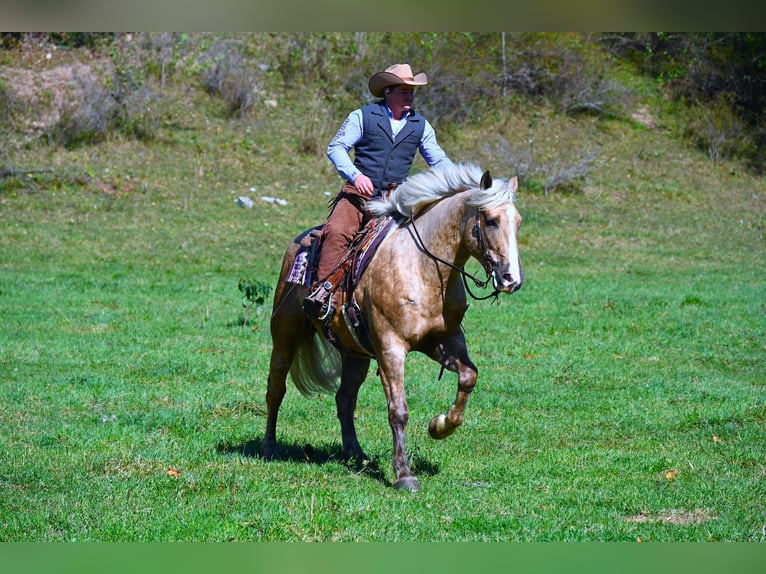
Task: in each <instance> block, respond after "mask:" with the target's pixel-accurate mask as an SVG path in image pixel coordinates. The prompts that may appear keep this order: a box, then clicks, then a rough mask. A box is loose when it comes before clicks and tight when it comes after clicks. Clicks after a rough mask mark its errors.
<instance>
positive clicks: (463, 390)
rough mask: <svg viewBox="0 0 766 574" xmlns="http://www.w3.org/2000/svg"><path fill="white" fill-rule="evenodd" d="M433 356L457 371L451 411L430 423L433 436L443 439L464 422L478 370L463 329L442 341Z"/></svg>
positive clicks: (438, 416) (445, 365)
mask: <svg viewBox="0 0 766 574" xmlns="http://www.w3.org/2000/svg"><path fill="white" fill-rule="evenodd" d="M430 356H431V358H433V359H434V360H435V361H437V362H439V363H441V365H443V366H444V368H446V369H448V370H450V371H454V372H457V374H458V381H457V396H456V397H455V402H454V403H453V404H452V406H451V407H450V409H449V411H447V412H446V413H444V414H440V415H437V416H435V417H434V418H433V419H432V420H431V423H430V424H429V425H428V434H430V435H431V438H435V439H443V438H447V437H448V436H450V435H451V434H452V433H453V432H455V430H456V429H457V427H459V426H460V425H461V424H463V413H464V412H465V407H466V404H467V403H468V397H469V396H470V394H471V391H473V388H474V387H475V386H476V379H477V377H478V374H479V373H478V370H477V368H476V365H474V364H473V362H472V361H471V359H470V357H469V356H468V348H467V346H466V344H465V337H464V336H463V333H462V331H460V332H458V333H457V334H456V335H454V336H452V337H450V338H448V339H445V340H443V341H441V342H440V343H439V344H438V345H437V346H436V347H435V348H434V350H433V351H432V352H431V353H430Z"/></svg>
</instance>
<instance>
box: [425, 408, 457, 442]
mask: <svg viewBox="0 0 766 574" xmlns="http://www.w3.org/2000/svg"><path fill="white" fill-rule="evenodd" d="M455 429H457V427H449V426H447V415H445V414H440V415H436V416H435V417H434V418H432V419H431V422H430V423H429V424H428V434H429V435H431V438H433V439H436V440H441V439H443V438H447V437H448V436H450V435H451V434H452V433H453V432H455Z"/></svg>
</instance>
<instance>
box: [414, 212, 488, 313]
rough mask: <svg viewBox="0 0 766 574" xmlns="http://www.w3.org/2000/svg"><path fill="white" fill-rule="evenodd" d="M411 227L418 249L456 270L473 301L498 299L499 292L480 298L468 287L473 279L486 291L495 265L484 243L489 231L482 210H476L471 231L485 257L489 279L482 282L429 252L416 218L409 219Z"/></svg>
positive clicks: (484, 264) (475, 283) (485, 266)
mask: <svg viewBox="0 0 766 574" xmlns="http://www.w3.org/2000/svg"><path fill="white" fill-rule="evenodd" d="M409 222H410V226H411V227H412V230H413V231H414V232H415V237H417V241H416V242H415V243H416V245H417V247H418V249H420V250H421V251H422V252H423V253H425V254H426V255H427V256H428V257H430V258H431V259H433V260H434V261H438V262H439V263H441V264H442V265H446V266H447V267H450V268H451V269H454V270H455V271H457V272H458V273H459V274H460V277H461V278H462V279H463V285H465V290H466V292H467V293H468V294H469V295H470V296H471V298H472V299H475V300H476V301H485V300H486V299H490V298H491V297H494V298H495V299H497V296H498V294H499V293H500V291H499V290H497V289H495V290H494V292H492V293H490V294H489V295H485V296H483V297H479V296H477V295H474V293H473V291H471V287H470V286H469V285H468V279H471V280H472V281H473V282H474V285H476V287H478V288H479V289H484V288H485V287H486V286H487V284H488V283H489V280H490V278H491V277H492V269H493V267H494V263H492V259H491V257H490V253H489V248H488V247H487V244H486V242H485V241H484V236H485V235H486V233H487V231H486V229H485V227H484V217H483V216H482V213H481V209H477V210H476V221H475V222H474V224H473V230H472V231H471V233H472V235H473V236H474V237H476V239H477V241H478V242H479V248H480V249H481V251H482V255H483V257H484V263H483V267H484V272H485V273H486V274H487V278H486V279H485V280H484V281H482V280H481V279H479V278H478V277H476V276H475V275H471V274H470V273H468V272H467V271H466V270H465V269H463V268H461V267H458V266H457V265H454V264H452V263H450V262H449V261H445V260H444V259H442V258H441V257H438V256H437V255H434V254H433V253H431V251H429V249H428V247H426V244H425V243H423V239H422V238H421V237H420V233H419V232H418V228H417V227H416V226H415V218H414V216H412V215H411V216H410V217H409Z"/></svg>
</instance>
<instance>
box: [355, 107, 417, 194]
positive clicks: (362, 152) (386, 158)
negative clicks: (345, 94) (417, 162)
mask: <svg viewBox="0 0 766 574" xmlns="http://www.w3.org/2000/svg"><path fill="white" fill-rule="evenodd" d="M362 118H363V122H364V124H363V129H364V133H363V134H362V139H361V140H359V142H358V143H357V144H356V146H354V165H356V167H357V169H358V170H359V171H361V172H362V173H363V174H364V175H366V176H367V177H369V178H370V179H371V180H372V184H373V185H374V186H375V195H376V196H377V195H380V193H381V192H383V191H386V190H388V188H389V186H390V185H392V184H399V183H402V182H403V181H404V180H405V179H407V176H408V175H409V173H410V167H411V166H412V162H413V160H414V159H415V154H416V153H417V151H418V145H419V144H420V140H421V139H423V130H425V127H426V120H425V118H424V117H423V116H421V115H420V114H418V113H414V114H411V115H410V116H409V117H408V118H407V123H406V125H405V126H404V127H403V128H402V130H401V131H400V132H399V133H398V134H397V136H396V139H393V136H392V135H391V122H390V121H389V119H388V113H387V112H386V104H385V103H384V102H378V103H375V104H370V105H368V106H364V107H363V108H362Z"/></svg>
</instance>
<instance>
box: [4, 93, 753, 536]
mask: <svg viewBox="0 0 766 574" xmlns="http://www.w3.org/2000/svg"><path fill="white" fill-rule="evenodd" d="M188 97H189V98H190V100H189V101H188V102H187V106H186V110H188V112H187V113H185V114H184V115H183V117H182V118H181V119H179V120H178V122H177V123H176V124H175V125H173V126H172V127H168V128H167V129H166V131H164V132H163V134H162V137H160V138H158V139H157V140H155V141H153V142H151V143H144V144H142V143H136V142H125V141H119V140H114V141H109V142H106V143H104V144H101V145H99V146H92V147H82V148H77V149H74V150H64V149H60V148H51V147H47V146H32V147H30V146H21V145H20V146H17V147H14V148H13V149H9V150H8V151H6V152H5V153H6V159H5V161H6V162H7V163H8V164H9V165H13V166H14V167H16V168H19V169H20V170H21V173H20V174H18V175H16V176H14V177H6V178H5V179H4V180H3V181H0V222H1V229H2V230H1V231H0V324H1V325H2V328H0V447H1V448H2V451H3V455H2V457H0V538H1V539H2V541H73V540H100V541H116V540H119V541H134V540H143V541H148V540H156V541H169V540H195V541H219V540H261V541H265V540H302V541H305V540H316V541H331V540H343V541H403V540H409V541H413V540H414V541H442V540H446V541H482V540H496V541H545V540H575V541H594V540H597V541H602V540H603V541H635V540H638V539H640V540H646V541H708V540H720V541H765V540H766V534H764V533H765V532H766V530H765V529H766V506H765V503H764V501H765V500H766V392H765V390H764V383H765V382H766V354H765V351H766V282H764V277H763V272H764V268H765V265H766V232H765V231H764V224H765V223H766V189H764V183H763V179H762V178H755V177H752V176H750V175H748V174H747V173H746V172H745V171H744V170H743V169H742V168H741V167H739V166H738V165H737V164H734V163H721V164H718V165H713V164H711V163H710V162H709V161H708V160H707V158H706V156H705V155H704V154H703V153H700V152H697V151H694V150H690V149H689V148H687V147H685V146H684V145H683V144H682V143H680V142H678V141H675V140H674V139H672V138H671V137H669V135H668V133H667V132H666V131H664V130H663V129H654V130H652V129H647V128H644V127H641V126H639V125H632V124H630V123H627V122H620V121H611V120H610V121H598V120H590V119H583V120H578V121H577V122H573V121H572V120H566V119H562V118H559V117H557V116H555V115H549V116H545V117H544V118H543V119H541V120H538V121H537V124H536V125H537V128H536V129H537V130H538V133H537V139H536V142H537V145H538V146H539V147H541V148H546V146H548V148H549V149H550V150H551V153H555V152H556V150H557V149H563V148H565V147H567V146H571V145H575V144H574V143H573V142H575V141H577V140H580V141H585V142H591V143H593V142H597V143H598V145H599V147H600V149H601V150H602V153H601V156H600V160H599V163H598V166H597V168H596V169H595V170H594V171H593V172H592V173H591V174H590V177H589V182H588V185H587V186H585V188H584V189H583V190H582V191H581V192H580V193H569V194H563V193H555V192H554V193H551V194H548V195H547V196H545V195H542V194H540V193H528V192H527V193H525V190H523V189H522V190H521V192H520V201H519V207H520V210H521V212H522V214H523V216H524V221H525V222H524V225H523V227H522V250H523V251H522V257H523V260H524V265H525V271H526V278H527V280H526V283H525V286H524V288H523V289H522V291H520V292H519V293H517V294H515V295H513V296H511V297H508V298H502V299H501V300H500V301H499V302H498V303H497V304H492V303H490V302H476V303H473V304H472V306H471V309H470V310H469V313H468V316H467V319H466V323H465V329H466V332H467V339H468V342H469V346H470V348H471V351H472V356H473V359H474V362H475V363H476V364H477V365H478V367H479V371H480V375H479V383H478V386H477V389H476V391H475V392H474V394H473V395H472V397H471V401H470V403H469V407H468V410H467V413H466V421H465V424H464V425H463V427H462V428H461V429H460V430H459V431H458V432H457V433H456V434H455V435H454V436H453V437H451V438H449V439H447V440H446V441H443V442H435V441H432V440H431V439H429V438H428V433H427V425H428V421H429V420H430V418H431V417H432V416H434V415H435V414H437V413H438V412H442V411H443V410H444V409H445V408H446V407H448V405H449V404H450V403H451V401H452V400H453V398H454V393H455V385H456V381H455V380H454V377H451V376H449V375H445V377H444V379H443V380H441V381H439V380H438V374H439V372H438V368H437V366H436V365H435V364H434V363H431V362H430V361H428V360H427V359H425V358H424V357H421V356H415V355H413V356H412V357H411V358H410V359H409V362H408V370H407V374H408V393H409V394H408V399H409V404H410V413H411V418H410V425H409V427H408V430H409V432H408V440H409V443H408V447H409V449H410V452H411V460H412V461H413V462H414V470H415V472H416V473H417V474H418V476H419V477H420V480H421V485H422V486H423V490H422V491H421V492H419V493H417V494H415V495H411V494H404V493H400V492H396V491H395V490H394V489H393V488H391V486H390V480H391V478H392V471H391V468H390V457H391V439H390V429H389V427H388V424H387V415H386V409H385V399H384V397H383V393H382V390H381V388H380V385H379V383H378V381H377V380H376V378H375V377H374V373H373V372H371V374H370V376H369V378H368V381H367V383H366V384H365V385H364V386H363V387H362V390H361V393H360V398H359V405H358V409H357V421H356V422H357V428H358V433H359V438H360V442H361V443H362V446H363V448H364V449H365V451H366V452H367V453H368V454H369V455H370V456H371V457H372V458H373V459H374V461H373V464H371V465H370V466H369V467H368V468H365V469H363V470H360V469H358V468H356V467H348V466H346V465H344V464H343V463H341V462H339V461H338V455H339V453H340V436H339V428H338V424H337V421H336V418H335V406H334V401H333V400H332V398H331V397H323V398H319V399H312V400H307V399H305V398H303V397H301V396H299V395H298V393H297V391H295V389H294V388H290V389H289V390H288V394H287V397H286V399H285V403H284V405H283V408H282V417H281V419H280V437H279V438H280V444H281V447H282V450H283V452H284V453H285V457H284V459H283V460H280V461H277V462H272V463H267V462H264V461H262V460H261V459H259V458H258V457H257V456H255V453H256V450H257V445H258V443H259V440H260V437H261V436H262V433H263V427H264V424H265V419H264V414H265V410H264V405H265V396H264V395H265V387H266V384H265V383H266V375H267V365H268V357H269V350H270V341H269V334H268V321H269V310H270V309H269V306H270V303H271V302H270V301H269V302H268V303H267V305H266V306H265V307H264V308H259V309H254V310H252V311H250V312H245V311H244V310H243V308H242V305H241V293H240V292H239V291H238V289H237V283H238V281H239V280H240V279H241V278H250V279H257V280H259V281H263V282H266V283H269V284H273V283H274V281H275V280H276V277H277V274H278V271H279V262H280V260H281V256H282V251H283V249H284V248H285V247H286V245H287V243H288V242H289V240H290V239H291V238H292V237H293V236H294V235H296V234H297V233H298V232H299V231H301V230H302V229H304V228H305V227H308V226H310V225H314V224H315V223H318V222H320V221H321V220H322V219H323V218H324V215H325V213H326V210H325V206H326V202H327V200H328V195H327V194H328V193H333V192H334V191H335V189H336V188H337V186H338V180H337V179H336V177H335V175H334V174H333V172H332V171H331V169H330V168H329V166H328V165H327V164H328V162H327V161H326V160H325V159H324V158H322V157H321V156H313V155H300V154H296V153H294V152H293V151H292V150H293V147H292V146H293V144H294V142H292V141H291V140H290V137H289V136H288V135H285V134H289V133H292V132H291V126H290V124H289V122H290V120H289V119H288V116H289V114H287V112H280V111H277V112H274V113H273V114H271V115H266V116H265V117H263V118H262V119H260V120H259V122H258V123H257V124H256V123H247V122H237V121H229V120H226V119H221V118H215V117H213V118H212V119H211V117H210V116H209V115H205V113H204V112H205V110H206V109H207V108H206V106H209V104H208V103H207V100H206V99H205V98H206V96H204V95H203V94H197V95H191V96H188ZM512 112H513V113H509V114H507V115H502V114H498V118H497V120H496V121H493V123H490V124H487V125H484V126H482V127H476V128H471V127H467V128H465V129H463V130H454V131H449V132H447V133H446V134H445V136H444V137H443V138H442V144H443V145H444V147H445V148H446V149H447V150H448V151H449V152H450V154H451V155H452V156H453V159H457V160H465V161H477V162H479V163H481V164H482V165H483V166H485V167H487V168H490V169H491V170H492V171H493V174H494V175H495V176H498V177H508V176H510V175H513V174H512V173H509V168H508V165H507V161H506V159H507V158H503V157H502V156H501V155H492V154H490V153H489V152H488V151H487V148H486V146H483V145H482V143H481V142H482V141H485V140H486V137H487V136H486V134H487V133H490V135H494V134H492V132H493V131H494V132H495V133H497V134H501V135H503V136H504V137H505V138H507V139H509V140H510V139H513V138H515V137H518V134H520V133H524V134H526V126H527V125H528V117H527V116H528V115H529V114H531V113H532V111H531V110H525V109H524V108H523V107H520V108H519V109H516V110H512ZM333 125H334V124H333ZM273 133H277V134H282V135H281V136H279V137H274V136H272V135H268V134H273ZM320 135H321V136H322V137H328V138H329V135H330V134H329V133H321V134H320ZM264 149H266V150H269V153H264V152H263V151H262V150H264ZM259 150H261V151H259ZM275 159H276V160H278V161H275ZM33 168H40V169H44V170H45V171H40V172H32V171H31V170H32V169H33ZM251 188H255V191H251ZM239 195H249V196H250V197H252V198H253V199H254V201H255V206H254V207H253V209H243V208H240V207H239V206H238V205H237V204H236V202H235V198H236V197H237V196H239ZM261 195H265V196H272V197H279V198H282V199H285V200H286V202H287V204H286V205H279V204H275V203H267V202H264V201H261V200H260V196H261Z"/></svg>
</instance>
